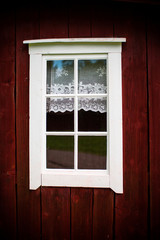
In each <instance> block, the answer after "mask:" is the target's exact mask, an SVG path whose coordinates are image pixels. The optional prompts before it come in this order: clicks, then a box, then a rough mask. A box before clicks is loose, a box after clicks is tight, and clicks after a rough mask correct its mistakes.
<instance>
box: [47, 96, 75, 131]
mask: <svg viewBox="0 0 160 240" xmlns="http://www.w3.org/2000/svg"><path fill="white" fill-rule="evenodd" d="M46 104H47V106H46V109H47V116H46V117H47V120H46V122H47V131H73V130H74V98H47V103H46Z"/></svg>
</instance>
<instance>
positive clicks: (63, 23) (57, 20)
mask: <svg viewBox="0 0 160 240" xmlns="http://www.w3.org/2000/svg"><path fill="white" fill-rule="evenodd" d="M40 37H41V38H42V39H43V38H66V37H68V11H67V8H66V6H65V4H61V6H60V5H59V4H55V2H53V4H51V3H50V5H48V4H47V5H43V7H42V8H40Z"/></svg>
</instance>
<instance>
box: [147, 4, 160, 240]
mask: <svg viewBox="0 0 160 240" xmlns="http://www.w3.org/2000/svg"><path fill="white" fill-rule="evenodd" d="M159 11H160V8H159V7H156V8H153V9H151V8H150V9H148V12H147V13H148V14H147V16H148V29H147V43H148V44H147V50H148V83H149V134H150V135H149V137H150V138H149V143H150V164H149V166H150V228H151V239H154V240H156V239H159V236H160V204H159V203H160V185H159V183H160V174H159V173H160V161H159V159H160V147H159V146H160V104H159V103H160V77H159V76H160V68H159V63H160V44H159V42H160V32H159V29H160V17H159Z"/></svg>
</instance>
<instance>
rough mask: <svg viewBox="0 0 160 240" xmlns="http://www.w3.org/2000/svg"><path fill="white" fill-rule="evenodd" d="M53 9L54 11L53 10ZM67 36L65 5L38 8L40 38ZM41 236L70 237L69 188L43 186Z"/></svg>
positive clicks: (45, 237)
mask: <svg viewBox="0 0 160 240" xmlns="http://www.w3.org/2000/svg"><path fill="white" fill-rule="evenodd" d="M53 9H54V11H53ZM65 37H68V12H67V11H66V8H65V6H61V7H59V6H58V5H54V4H53V6H52V5H51V6H50V8H49V7H45V8H44V7H43V8H42V9H40V38H65ZM41 195H42V238H43V239H57V240H61V239H66V240H67V239H70V188H54V187H52V188H43V187H42V190H41Z"/></svg>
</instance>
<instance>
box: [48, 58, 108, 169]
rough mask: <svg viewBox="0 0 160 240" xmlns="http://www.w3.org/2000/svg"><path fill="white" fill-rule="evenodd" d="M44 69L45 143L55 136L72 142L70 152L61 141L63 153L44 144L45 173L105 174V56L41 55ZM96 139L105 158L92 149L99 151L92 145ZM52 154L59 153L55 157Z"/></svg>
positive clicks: (99, 152)
mask: <svg viewBox="0 0 160 240" xmlns="http://www.w3.org/2000/svg"><path fill="white" fill-rule="evenodd" d="M45 67H46V70H45V73H46V87H45V88H46V94H45V101H46V104H45V106H46V107H45V112H46V121H45V124H46V134H45V136H44V137H45V141H46V142H47V140H46V139H48V137H49V139H50V141H51V139H52V140H53V141H54V139H55V137H57V139H58V138H59V137H60V136H61V139H64V138H67V137H69V136H70V137H71V136H72V137H73V139H74V148H73V149H72V150H73V151H72V152H70V151H69V149H67V146H65V142H64V144H63V141H62V142H61V145H63V146H61V147H62V149H63V150H59V151H57V150H56V149H52V150H51V149H49V148H48V145H46V146H47V150H46V153H45V156H46V163H45V164H44V168H45V170H47V169H48V168H49V169H50V170H51V169H53V171H54V170H56V169H63V170H65V169H74V170H76V171H79V170H82V169H86V170H90V171H91V170H94V171H95V170H96V169H97V170H102V169H103V170H105V171H107V142H108V141H107V135H108V134H107V122H108V121H107V54H101V55H93V54H91V55H73V56H45ZM82 139H83V141H82ZM87 139H89V141H87ZM96 139H97V140H98V139H101V141H97V143H99V144H100V143H101V145H99V146H101V147H100V149H101V148H105V155H104V151H103V154H102V152H101V150H100V149H99V151H96V152H95V151H94V149H95V147H96V148H97V149H98V148H99V147H98V144H96V146H94V144H95V140H96ZM102 139H105V141H102ZM85 142H86V143H88V144H87V146H88V150H87V148H85V150H84V148H82V147H81V145H82V146H83V145H84V143H85ZM102 142H103V144H102ZM46 144H47V143H46ZM92 144H93V146H92ZM51 145H53V144H51ZM89 145H91V146H89ZM102 145H103V146H102ZM82 149H83V151H82ZM91 149H92V151H93V152H92V151H91ZM88 151H90V152H89V153H88ZM51 152H52V157H51ZM54 152H56V153H57V154H58V152H59V156H58V155H56V154H55V153H54ZM62 152H63V161H62ZM73 153H74V164H73V157H72V156H73ZM69 154H70V155H71V159H72V164H71V163H70V162H71V159H70V158H69ZM60 156H61V157H60ZM67 156H68V157H67ZM55 158H57V159H55ZM58 159H59V163H58ZM91 159H93V161H91ZM51 162H52V163H55V162H56V163H57V164H51ZM87 162H88V163H87ZM86 163H87V164H86Z"/></svg>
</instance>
